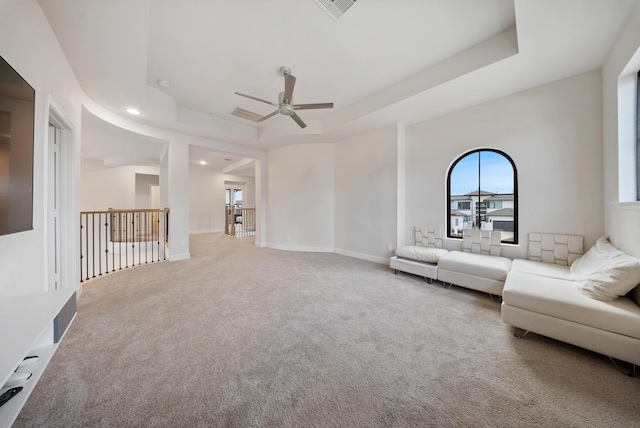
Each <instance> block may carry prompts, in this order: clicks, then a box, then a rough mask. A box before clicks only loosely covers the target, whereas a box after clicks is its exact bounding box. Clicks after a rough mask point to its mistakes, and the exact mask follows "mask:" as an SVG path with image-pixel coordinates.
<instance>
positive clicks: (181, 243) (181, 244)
mask: <svg viewBox="0 0 640 428" xmlns="http://www.w3.org/2000/svg"><path fill="white" fill-rule="evenodd" d="M180 246H181V247H184V239H181V240H180Z"/></svg>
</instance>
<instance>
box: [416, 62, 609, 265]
mask: <svg viewBox="0 0 640 428" xmlns="http://www.w3.org/2000/svg"><path fill="white" fill-rule="evenodd" d="M601 94H602V92H601V77H600V71H599V70H596V71H592V72H588V73H584V74H581V75H578V76H574V77H571V78H569V79H565V80H561V81H558V82H555V83H551V84H548V85H545V86H541V87H538V88H534V89H531V90H527V91H524V92H520V93H517V94H514V95H510V96H507V97H504V98H500V99H498V100H494V101H491V102H487V103H485V104H482V105H479V106H475V107H471V108H468V109H464V110H461V111H457V112H454V113H451V114H448V115H446V116H442V117H439V118H435V119H432V120H428V121H425V122H422V123H420V124H417V125H414V126H410V127H407V148H406V149H407V156H406V157H407V164H406V165H407V168H406V174H407V222H406V239H407V242H411V240H412V239H413V237H412V235H413V233H412V227H413V226H414V225H415V224H434V225H441V226H443V227H444V226H445V225H446V217H445V216H446V204H445V199H446V176H447V171H448V168H449V167H450V165H451V162H453V161H454V160H456V159H457V158H458V157H459V156H460V155H462V154H463V153H465V152H467V151H469V150H472V149H476V148H483V147H488V148H495V149H499V150H502V151H504V152H505V153H507V154H508V155H509V156H510V157H511V158H512V159H513V161H514V162H515V165H516V168H517V172H518V197H519V200H518V204H519V207H518V208H519V242H520V244H521V245H520V246H519V248H517V247H516V248H511V249H510V250H507V251H506V255H507V256H511V257H524V256H525V253H524V248H523V247H524V244H526V239H527V233H529V232H548V233H568V234H577V235H584V236H585V245H586V246H587V248H588V247H589V246H590V245H592V244H593V243H594V242H595V241H596V240H597V239H598V238H599V237H600V236H601V235H602V233H603V219H604V213H603V208H602V207H603V196H602V195H603V167H602V108H601V106H602V95H601ZM448 244H449V245H450V246H451V247H455V245H457V243H455V242H453V241H450V242H449V243H448Z"/></svg>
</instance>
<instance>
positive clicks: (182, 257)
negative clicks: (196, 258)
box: [168, 253, 191, 262]
mask: <svg viewBox="0 0 640 428" xmlns="http://www.w3.org/2000/svg"><path fill="white" fill-rule="evenodd" d="M190 258H191V253H182V254H175V255H170V256H169V257H168V259H169V261H170V262H177V261H180V260H188V259H190Z"/></svg>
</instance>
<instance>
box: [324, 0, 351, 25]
mask: <svg viewBox="0 0 640 428" xmlns="http://www.w3.org/2000/svg"><path fill="white" fill-rule="evenodd" d="M314 2H315V3H316V4H317V5H318V6H320V8H321V9H322V10H324V11H325V12H327V14H328V15H329V16H330V17H331V18H333V20H334V21H337V20H338V18H340V17H341V16H342V14H343V13H345V12H346V11H347V10H348V9H349V8H350V7H351V6H353V5H354V4H355V3H356V0H314Z"/></svg>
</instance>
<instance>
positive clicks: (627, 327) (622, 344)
mask: <svg viewBox="0 0 640 428" xmlns="http://www.w3.org/2000/svg"><path fill="white" fill-rule="evenodd" d="M497 233H498V234H499V232H494V233H491V232H483V231H469V232H468V233H467V235H465V238H466V240H465V241H464V243H463V245H464V247H463V248H464V250H465V251H464V252H460V251H446V250H442V230H441V229H438V228H436V227H432V226H431V227H430V226H417V227H416V245H415V246H412V247H406V248H405V249H400V248H399V249H398V250H399V251H397V253H398V254H401V255H396V256H395V257H392V258H391V262H390V265H391V268H393V269H394V270H395V271H396V273H397V272H398V271H404V272H408V273H412V274H416V275H421V276H424V277H425V279H430V280H431V279H438V280H439V281H442V282H443V283H445V285H446V283H454V284H457V285H461V286H464V287H468V288H472V289H475V290H479V291H485V292H487V293H490V294H492V295H500V296H502V305H501V316H502V320H503V321H504V322H505V323H506V324H508V325H510V326H513V327H515V333H516V335H517V336H519V337H522V336H524V335H525V334H526V333H527V332H529V331H531V332H534V333H537V334H541V335H543V336H548V337H551V338H554V339H557V340H561V341H563V342H567V343H570V344H573V345H576V346H580V347H583V348H585V349H589V350H592V351H595V352H598V353H601V354H604V355H608V356H610V357H613V358H616V359H619V360H623V361H626V362H628V363H631V364H633V369H632V373H633V374H634V375H640V373H637V372H638V367H637V366H640V284H639V283H640V276H639V275H640V260H637V259H634V258H633V257H630V256H628V255H624V253H622V254H620V253H621V252H620V251H619V250H617V249H615V247H613V246H611V245H610V244H609V243H608V241H606V239H604V238H602V239H601V240H599V241H598V244H600V243H603V244H602V245H604V246H605V247H604V248H606V251H609V252H610V253H611V252H613V251H617V253H616V254H615V257H613V256H611V257H613V258H612V260H617V262H616V263H618V265H620V264H621V263H622V262H620V260H626V262H625V263H626V265H625V266H626V267H627V268H628V267H629V266H631V269H632V270H633V269H635V272H634V274H635V275H636V276H633V275H631V276H627V277H623V276H621V275H619V274H617V273H615V272H614V274H611V275H609V277H607V275H606V274H603V273H602V271H603V270H605V271H606V269H607V264H606V263H605V264H602V263H600V261H598V260H596V263H595V264H594V259H593V256H591V255H590V254H591V253H592V251H594V249H593V248H592V250H590V251H589V252H588V253H587V254H585V255H584V256H583V238H582V237H581V236H575V235H560V234H542V233H530V234H529V236H528V243H527V259H526V260H523V259H514V260H513V261H512V260H510V259H507V258H504V257H500V255H499V254H500V241H499V238H498V237H497V236H496V234H497ZM607 245H608V246H607ZM420 247H422V248H424V249H425V250H426V249H429V248H434V249H436V248H437V249H438V250H439V252H438V253H434V254H431V258H430V259H429V261H428V262H425V261H421V260H419V259H417V260H416V259H415V258H413V253H412V252H411V251H408V252H407V251H405V250H406V249H407V248H420ZM595 247H596V246H594V248H595ZM466 251H469V252H466ZM611 254H612V253H611ZM402 255H404V256H402ZM606 257H609V255H607V256H606ZM624 257H626V258H628V259H624ZM579 259H580V261H578V262H577V263H576V265H574V267H573V268H572V267H571V266H572V265H573V264H574V263H575V262H576V260H579ZM589 263H591V264H593V266H587V267H586V268H585V265H586V264H587V265H588V264H589ZM598 263H600V264H598ZM634 263H635V265H634ZM622 264H624V263H622ZM578 265H580V266H581V267H580V269H578V268H576V266H578ZM574 268H575V269H574ZM572 270H573V271H574V272H572ZM576 275H578V277H576ZM580 275H582V276H580ZM585 275H586V276H585ZM603 275H604V277H605V279H606V280H608V281H610V282H611V281H612V282H613V283H614V284H615V287H618V290H616V292H617V293H618V294H619V295H620V297H618V295H616V294H615V293H614V294H612V295H611V298H612V300H606V301H605V300H598V299H600V298H601V297H598V293H600V292H601V291H602V290H601V289H600V288H598V287H601V284H602V283H603V281H601V279H602V277H603ZM592 277H593V278H592ZM594 278H595V279H594ZM634 281H635V282H634ZM604 282H606V281H604ZM623 282H626V285H625V287H626V288H624V287H622V288H620V285H623V284H622V283H623ZM585 284H586V285H585ZM589 284H591V285H589ZM593 284H596V285H595V286H594V285H593ZM629 284H631V286H630V287H629ZM634 286H635V288H633V287H634ZM579 287H582V290H581V289H580V288H579ZM590 287H591V288H590ZM631 288H633V289H631ZM628 289H631V291H628ZM619 290H622V291H619ZM605 291H606V289H605ZM627 291H628V292H627ZM589 296H591V297H589ZM593 297H596V298H593Z"/></svg>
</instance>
